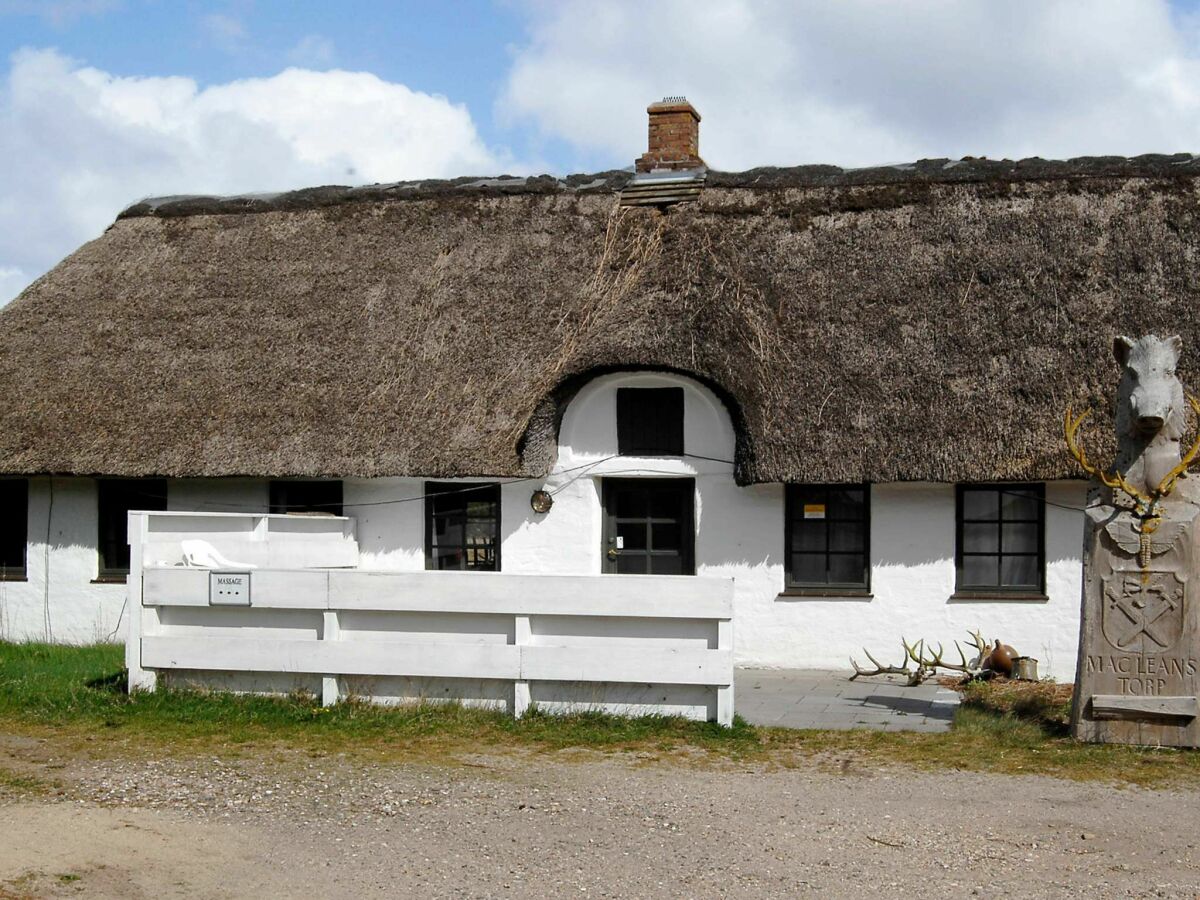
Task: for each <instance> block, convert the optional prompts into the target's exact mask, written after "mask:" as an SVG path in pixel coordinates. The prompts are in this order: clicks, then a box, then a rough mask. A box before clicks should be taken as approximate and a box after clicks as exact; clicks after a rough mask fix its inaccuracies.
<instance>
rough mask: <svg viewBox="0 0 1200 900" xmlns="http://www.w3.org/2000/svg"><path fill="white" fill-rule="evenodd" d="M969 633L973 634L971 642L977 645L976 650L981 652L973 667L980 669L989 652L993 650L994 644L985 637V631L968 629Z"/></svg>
mask: <svg viewBox="0 0 1200 900" xmlns="http://www.w3.org/2000/svg"><path fill="white" fill-rule="evenodd" d="M967 634H969V635H970V636H971V643H972V644H974V645H975V650H976V651H977V652H978V653H979V655H978V656H976V657H975V661H974V662H973V663H972V666H973V668H976V669H978V668H980V667H981V666H982V665H983V661H984V660H985V659H987V656H988V654H989V653H991V652H992V645H991V644H989V643H988V642H987V641H985V640H984V639H983V632H981V631H979V630H975V631H968V632H967Z"/></svg>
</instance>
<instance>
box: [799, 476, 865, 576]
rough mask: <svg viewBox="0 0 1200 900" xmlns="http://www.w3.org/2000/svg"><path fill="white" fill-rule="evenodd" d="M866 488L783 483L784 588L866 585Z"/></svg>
mask: <svg viewBox="0 0 1200 900" xmlns="http://www.w3.org/2000/svg"><path fill="white" fill-rule="evenodd" d="M869 505H870V489H869V487H868V486H867V485H865V484H828V485H827V484H789V485H788V486H787V502H786V507H787V513H786V514H787V522H786V528H785V532H786V542H787V548H786V549H787V587H788V589H794V590H796V591H797V592H807V591H810V590H811V591H815V592H822V591H827V590H830V589H832V590H834V591H840V590H844V591H853V592H856V593H857V592H865V591H867V590H868V589H869V588H870V567H869V564H868V559H869V557H868V538H869V531H870V510H869Z"/></svg>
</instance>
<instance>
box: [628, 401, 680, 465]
mask: <svg viewBox="0 0 1200 900" xmlns="http://www.w3.org/2000/svg"><path fill="white" fill-rule="evenodd" d="M617 452H618V453H619V454H621V455H622V456H683V388H681V387H672V388H617Z"/></svg>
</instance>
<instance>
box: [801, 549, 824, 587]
mask: <svg viewBox="0 0 1200 900" xmlns="http://www.w3.org/2000/svg"><path fill="white" fill-rule="evenodd" d="M827 559H828V557H827V556H826V555H825V554H824V553H797V554H794V555H793V556H792V581H793V582H795V583H797V584H828V575H827V573H826V570H825V566H826V560H827Z"/></svg>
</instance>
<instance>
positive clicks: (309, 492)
mask: <svg viewBox="0 0 1200 900" xmlns="http://www.w3.org/2000/svg"><path fill="white" fill-rule="evenodd" d="M271 512H273V513H325V514H326V515H330V516H340V515H341V514H342V483H341V482H340V481H272V482H271Z"/></svg>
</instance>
